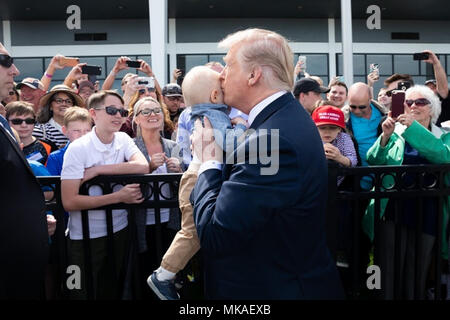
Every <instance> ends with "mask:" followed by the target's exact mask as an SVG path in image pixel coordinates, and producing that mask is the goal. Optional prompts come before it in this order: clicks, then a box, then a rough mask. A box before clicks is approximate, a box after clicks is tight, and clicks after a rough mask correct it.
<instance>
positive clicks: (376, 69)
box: [370, 63, 380, 73]
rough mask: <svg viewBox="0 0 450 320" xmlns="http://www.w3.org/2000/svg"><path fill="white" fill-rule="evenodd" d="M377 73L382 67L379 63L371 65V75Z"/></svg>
mask: <svg viewBox="0 0 450 320" xmlns="http://www.w3.org/2000/svg"><path fill="white" fill-rule="evenodd" d="M374 71H377V72H379V71H380V65H379V64H378V63H371V64H370V73H372V72H374Z"/></svg>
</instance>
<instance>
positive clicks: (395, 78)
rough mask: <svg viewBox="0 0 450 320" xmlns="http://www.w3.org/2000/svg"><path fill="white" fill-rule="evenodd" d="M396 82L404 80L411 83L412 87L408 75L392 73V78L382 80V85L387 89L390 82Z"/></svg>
mask: <svg viewBox="0 0 450 320" xmlns="http://www.w3.org/2000/svg"><path fill="white" fill-rule="evenodd" d="M398 80H405V81H408V82H410V83H411V86H413V85H414V80H413V79H412V77H411V76H410V75H409V74H406V73H394V74H393V75H392V76H390V77H389V78H387V79H386V80H384V85H385V86H386V87H387V86H388V85H390V84H391V83H392V82H395V81H398Z"/></svg>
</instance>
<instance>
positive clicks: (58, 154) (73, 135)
mask: <svg viewBox="0 0 450 320" xmlns="http://www.w3.org/2000/svg"><path fill="white" fill-rule="evenodd" d="M91 129H92V118H91V116H90V115H89V111H87V110H86V109H85V108H81V107H70V108H68V109H67V110H66V112H65V113H64V125H63V127H62V131H63V133H64V134H65V135H66V137H67V138H68V139H69V143H70V142H73V141H74V140H75V139H78V138H80V137H82V136H84V135H85V134H86V133H88V132H90V131H91ZM69 143H67V144H66V145H65V147H63V148H62V149H59V150H57V151H54V152H52V153H51V154H50V155H49V157H48V161H47V170H48V171H49V172H50V174H51V175H53V176H59V175H61V170H62V167H63V159H64V154H65V153H66V150H67V147H68V146H69Z"/></svg>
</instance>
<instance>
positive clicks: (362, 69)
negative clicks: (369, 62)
mask: <svg viewBox="0 0 450 320" xmlns="http://www.w3.org/2000/svg"><path fill="white" fill-rule="evenodd" d="M364 61H365V57H364V55H363V54H354V55H353V74H354V75H360V76H362V75H364V76H365V75H366V66H365V62H364ZM337 64H338V72H337V73H343V72H344V69H343V58H342V54H341V53H338V63H337Z"/></svg>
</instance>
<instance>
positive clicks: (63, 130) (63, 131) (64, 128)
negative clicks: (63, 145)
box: [61, 126, 67, 135]
mask: <svg viewBox="0 0 450 320" xmlns="http://www.w3.org/2000/svg"><path fill="white" fill-rule="evenodd" d="M61 130H62V133H63V134H64V135H67V128H66V126H62V127H61Z"/></svg>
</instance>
